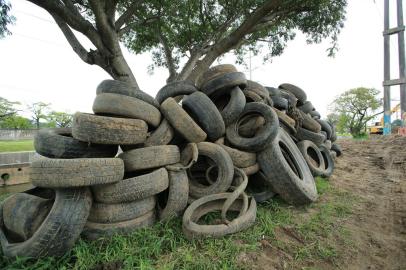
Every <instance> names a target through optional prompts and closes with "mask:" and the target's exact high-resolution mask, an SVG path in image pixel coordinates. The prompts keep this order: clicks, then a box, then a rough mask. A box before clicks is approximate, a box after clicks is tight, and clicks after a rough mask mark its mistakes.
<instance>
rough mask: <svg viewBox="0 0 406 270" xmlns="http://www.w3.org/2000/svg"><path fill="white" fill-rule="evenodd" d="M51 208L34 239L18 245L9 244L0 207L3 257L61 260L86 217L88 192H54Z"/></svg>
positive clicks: (73, 242)
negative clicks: (57, 258)
mask: <svg viewBox="0 0 406 270" xmlns="http://www.w3.org/2000/svg"><path fill="white" fill-rule="evenodd" d="M55 193H56V194H55V201H54V204H53V206H52V208H51V210H50V212H49V214H48V216H47V217H46V218H45V220H44V221H43V222H42V224H41V226H40V227H39V228H38V230H37V231H36V232H35V233H34V235H33V236H32V237H31V238H30V239H28V240H27V241H24V242H21V243H10V242H9V240H8V239H7V237H6V234H5V231H4V223H3V213H2V212H3V206H2V205H1V206H0V242H1V246H2V249H3V254H4V256H6V257H29V258H40V257H48V256H62V255H64V254H66V252H68V251H69V250H70V249H71V248H72V247H73V245H74V244H75V242H76V240H77V239H78V238H79V235H80V233H81V232H82V229H83V227H84V225H85V223H86V220H87V217H88V216H89V211H90V207H91V205H92V196H91V192H90V190H89V189H88V188H71V189H56V190H55Z"/></svg>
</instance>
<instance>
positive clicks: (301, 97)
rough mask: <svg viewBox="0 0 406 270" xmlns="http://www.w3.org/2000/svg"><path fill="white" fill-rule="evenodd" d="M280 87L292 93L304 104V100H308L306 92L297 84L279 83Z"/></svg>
mask: <svg viewBox="0 0 406 270" xmlns="http://www.w3.org/2000/svg"><path fill="white" fill-rule="evenodd" d="M279 88H281V89H284V90H286V91H288V92H290V93H292V94H293V95H294V96H295V97H296V98H297V99H298V100H299V101H300V102H301V103H302V104H304V102H305V101H306V100H307V95H306V92H305V91H303V90H302V89H301V88H299V87H297V86H296V85H293V84H289V83H284V84H281V85H279Z"/></svg>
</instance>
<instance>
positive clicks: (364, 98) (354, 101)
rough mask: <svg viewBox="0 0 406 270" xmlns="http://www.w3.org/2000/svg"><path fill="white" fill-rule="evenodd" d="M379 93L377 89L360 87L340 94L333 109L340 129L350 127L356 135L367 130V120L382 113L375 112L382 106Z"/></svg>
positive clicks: (350, 130) (332, 106)
mask: <svg viewBox="0 0 406 270" xmlns="http://www.w3.org/2000/svg"><path fill="white" fill-rule="evenodd" d="M378 94H379V90H377V89H374V88H365V87H359V88H354V89H351V90H348V91H346V92H344V93H343V94H341V95H340V96H338V97H337V98H336V99H335V100H334V102H333V104H332V105H331V110H332V111H334V112H335V113H336V114H337V115H338V117H337V125H339V126H340V129H342V130H344V129H348V130H349V132H350V133H351V134H352V135H353V136H355V137H357V136H359V135H361V134H362V133H363V132H365V128H366V124H367V122H369V121H370V120H372V119H374V118H375V117H376V116H377V115H378V114H380V113H382V112H378V113H375V112H376V111H377V110H378V109H379V108H380V107H381V106H382V101H381V100H380V99H379V98H378V97H377V95H378Z"/></svg>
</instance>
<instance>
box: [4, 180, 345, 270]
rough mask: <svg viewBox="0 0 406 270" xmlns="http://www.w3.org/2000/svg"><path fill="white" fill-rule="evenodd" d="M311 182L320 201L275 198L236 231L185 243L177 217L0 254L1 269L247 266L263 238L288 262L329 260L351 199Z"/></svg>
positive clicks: (341, 233)
mask: <svg viewBox="0 0 406 270" xmlns="http://www.w3.org/2000/svg"><path fill="white" fill-rule="evenodd" d="M316 181H317V188H318V190H319V192H320V193H321V198H320V200H319V202H317V203H314V204H312V205H310V206H306V207H298V208H297V207H292V206H289V205H287V204H285V203H284V202H283V201H281V200H280V199H278V198H275V199H274V200H271V201H269V202H265V203H261V204H259V205H258V212H257V221H256V224H255V225H254V226H253V227H251V228H249V229H247V230H245V231H243V232H241V233H238V234H235V235H231V236H227V237H224V238H220V239H206V240H194V241H188V240H187V239H186V238H185V237H184V236H183V233H182V224H181V218H175V219H172V220H170V221H168V222H166V223H158V224H156V225H155V226H153V227H151V228H146V229H141V230H138V231H136V232H134V233H132V234H131V235H129V236H115V237H113V238H111V239H105V240H103V239H101V240H98V241H95V242H86V241H83V240H79V241H78V243H77V244H76V245H75V247H74V248H73V249H72V250H71V251H70V252H69V253H67V254H65V256H63V257H62V258H44V259H40V260H30V259H23V258H20V259H17V260H11V259H6V258H4V257H1V255H0V269H93V268H95V267H97V266H100V265H107V264H110V265H114V266H116V267H117V268H118V269H202V270H203V269H241V268H247V269H249V268H251V267H250V265H246V266H244V265H239V263H238V256H239V255H240V254H241V253H249V252H261V248H262V247H261V240H262V239H266V240H267V241H269V242H270V243H271V244H272V246H276V247H278V248H280V249H282V250H284V252H286V253H289V254H291V256H292V258H293V260H294V261H293V262H292V263H293V264H294V263H301V262H303V261H308V260H312V261H315V260H316V261H317V260H321V261H331V260H334V259H335V258H337V257H339V256H340V254H339V251H338V250H337V249H336V248H335V246H333V245H332V244H331V242H330V241H327V239H328V237H329V236H331V234H334V235H337V236H338V237H341V238H345V239H344V240H348V238H350V234H349V233H348V232H346V231H344V229H343V228H342V227H341V226H339V224H340V223H339V221H340V220H341V219H343V218H345V217H347V216H348V215H349V214H350V213H351V208H350V205H351V200H350V199H349V198H350V195H349V194H347V193H343V192H339V191H337V190H334V188H332V187H331V186H330V185H329V182H328V181H326V180H325V179H321V178H319V179H317V180H316ZM325 196H326V197H325ZM327 196H328V197H327ZM216 218H218V215H208V217H207V218H206V220H207V221H209V220H213V219H216ZM278 228H290V229H291V230H293V231H294V232H295V233H296V234H297V235H298V237H300V238H301V239H303V242H300V243H296V244H295V245H291V244H290V243H288V242H284V240H283V238H282V239H281V238H280V235H279V233H280V231H283V230H278ZM344 240H343V241H344ZM100 269H101V268H100Z"/></svg>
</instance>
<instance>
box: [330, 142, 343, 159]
mask: <svg viewBox="0 0 406 270" xmlns="http://www.w3.org/2000/svg"><path fill="white" fill-rule="evenodd" d="M331 150H332V151H334V152H336V153H337V157H339V156H341V155H342V150H341V146H339V145H338V144H336V143H333V144H332V145H331Z"/></svg>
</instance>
